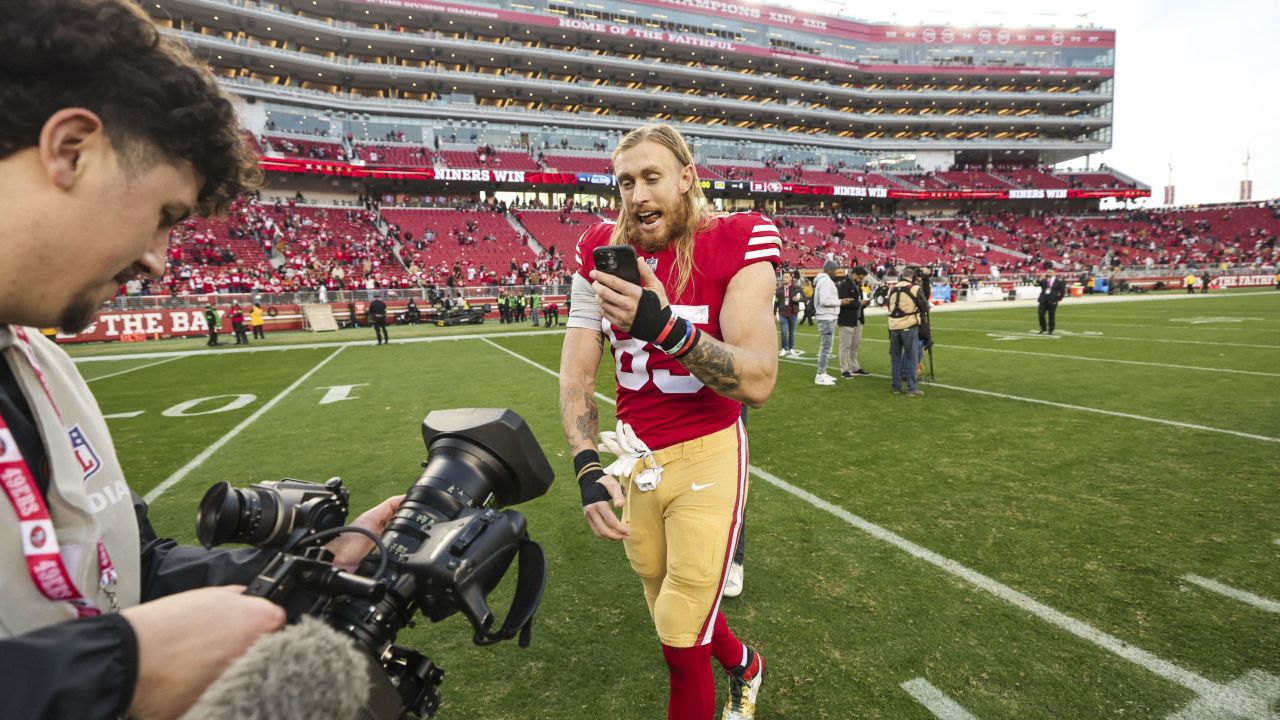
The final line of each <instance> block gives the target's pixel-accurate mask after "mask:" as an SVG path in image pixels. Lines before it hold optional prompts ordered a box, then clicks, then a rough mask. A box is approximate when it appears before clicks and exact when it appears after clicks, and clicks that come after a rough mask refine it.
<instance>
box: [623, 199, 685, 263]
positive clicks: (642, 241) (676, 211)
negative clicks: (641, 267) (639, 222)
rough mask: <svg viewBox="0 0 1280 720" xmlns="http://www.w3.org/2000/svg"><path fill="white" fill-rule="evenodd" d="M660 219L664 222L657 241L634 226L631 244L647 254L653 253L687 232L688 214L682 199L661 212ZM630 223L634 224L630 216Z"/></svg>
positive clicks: (633, 217) (633, 218)
mask: <svg viewBox="0 0 1280 720" xmlns="http://www.w3.org/2000/svg"><path fill="white" fill-rule="evenodd" d="M662 217H663V219H664V220H665V221H666V223H665V227H664V228H663V232H662V237H660V238H658V239H657V240H651V239H649V238H646V237H645V236H644V235H642V234H641V233H640V231H639V229H638V228H636V227H635V225H634V224H633V225H632V233H631V244H633V245H635V246H636V247H638V248H640V249H641V250H643V251H644V252H647V253H655V252H658V251H660V250H662V249H663V248H665V247H667V246H668V245H670V244H671V241H672V240H676V239H678V238H680V237H683V236H684V235H685V233H686V231H687V230H688V228H687V227H686V226H687V225H688V224H689V212H688V210H687V208H686V207H685V203H684V199H683V198H681V199H680V200H677V201H676V202H675V203H674V204H673V206H672V207H671V208H669V209H664V210H663V211H662ZM631 219H632V222H633V223H634V222H635V216H634V215H633V216H632V218H631Z"/></svg>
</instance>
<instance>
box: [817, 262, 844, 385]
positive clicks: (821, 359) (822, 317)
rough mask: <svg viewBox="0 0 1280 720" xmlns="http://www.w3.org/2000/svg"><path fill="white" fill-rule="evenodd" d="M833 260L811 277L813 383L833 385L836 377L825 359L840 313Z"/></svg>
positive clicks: (829, 349)
mask: <svg viewBox="0 0 1280 720" xmlns="http://www.w3.org/2000/svg"><path fill="white" fill-rule="evenodd" d="M838 267H839V265H838V264H836V262H835V261H834V260H828V261H826V262H825V263H823V265H822V272H820V273H818V274H817V275H815V276H814V278H813V318H814V319H815V320H817V321H818V339H819V342H818V374H817V376H815V377H814V379H813V382H814V384H815V385H835V384H836V379H835V378H834V377H832V376H830V375H828V374H827V359H828V358H829V357H830V356H831V343H832V339H833V338H834V337H835V334H836V317H837V316H838V315H839V314H840V293H839V291H837V290H836V280H835V278H836V268H838Z"/></svg>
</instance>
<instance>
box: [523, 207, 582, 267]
mask: <svg viewBox="0 0 1280 720" xmlns="http://www.w3.org/2000/svg"><path fill="white" fill-rule="evenodd" d="M515 218H516V220H517V221H518V222H519V223H520V224H521V225H523V226H524V227H525V229H527V230H528V231H529V234H530V235H531V236H532V237H533V239H534V240H537V241H538V244H539V245H541V246H542V247H543V249H544V250H550V249H551V248H555V252H556V254H558V255H562V256H567V257H573V250H574V246H575V245H576V244H577V242H578V238H579V237H581V236H582V233H584V232H586V230H587V228H589V227H591V226H592V225H594V224H596V223H598V222H600V220H601V217H600V216H599V215H596V214H595V213H589V212H584V211H582V210H573V211H569V212H565V211H562V210H517V211H516V212H515Z"/></svg>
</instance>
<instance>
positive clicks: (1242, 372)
mask: <svg viewBox="0 0 1280 720" xmlns="http://www.w3.org/2000/svg"><path fill="white" fill-rule="evenodd" d="M862 341H863V342H877V343H888V342H889V341H888V340H882V339H880V338H863V339H862ZM938 347H940V348H943V349H944V350H952V349H954V350H976V351H978V352H991V353H1005V354H1007V355H1033V356H1036V357H1048V358H1061V359H1063V360H1085V361H1088V362H1102V363H1116V364H1118V365H1145V366H1147V367H1159V368H1170V369H1173V370H1200V371H1202V372H1214V373H1229V374H1233V375H1258V376H1261V377H1280V373H1274V372H1262V371H1260V370H1233V369H1231V368H1215V367H1204V366H1203V365H1176V364H1173V363H1158V362H1147V361H1143V360H1118V359H1115V358H1097V357H1088V356H1085V355H1062V354H1059V353H1043V352H1031V351H1029V350H1004V349H1001V348H984V347H973V346H971V345H952V344H951V343H946V344H942V343H939V344H938Z"/></svg>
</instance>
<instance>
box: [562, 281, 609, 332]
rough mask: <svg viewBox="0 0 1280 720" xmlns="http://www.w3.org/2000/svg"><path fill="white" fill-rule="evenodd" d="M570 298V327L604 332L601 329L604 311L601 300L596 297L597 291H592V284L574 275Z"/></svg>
mask: <svg viewBox="0 0 1280 720" xmlns="http://www.w3.org/2000/svg"><path fill="white" fill-rule="evenodd" d="M569 297H570V303H569V321H568V323H567V324H568V326H569V327H571V328H584V329H587V330H595V331H596V332H603V330H601V328H600V320H601V318H603V317H604V311H603V310H601V309H600V298H598V297H596V291H595V290H594V289H592V287H591V283H590V282H589V281H588V280H587V279H586V278H584V277H582V276H581V275H579V274H577V273H574V274H573V286H572V287H571V289H570V290H569Z"/></svg>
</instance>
